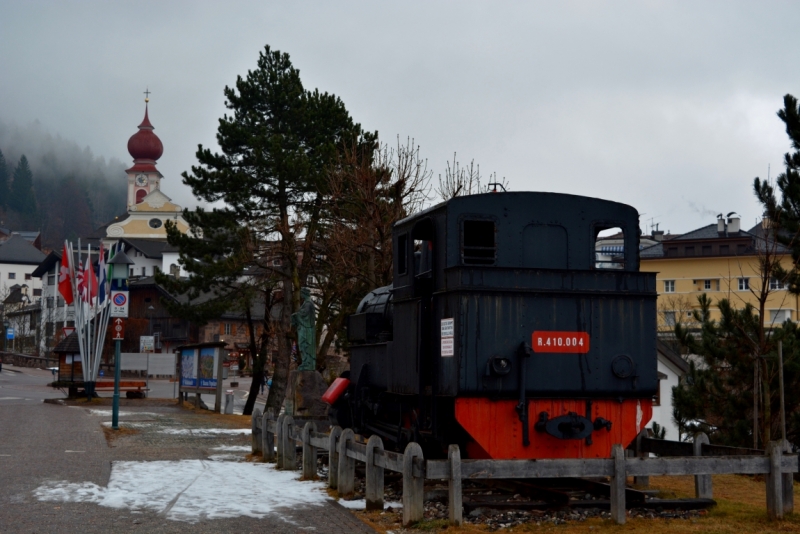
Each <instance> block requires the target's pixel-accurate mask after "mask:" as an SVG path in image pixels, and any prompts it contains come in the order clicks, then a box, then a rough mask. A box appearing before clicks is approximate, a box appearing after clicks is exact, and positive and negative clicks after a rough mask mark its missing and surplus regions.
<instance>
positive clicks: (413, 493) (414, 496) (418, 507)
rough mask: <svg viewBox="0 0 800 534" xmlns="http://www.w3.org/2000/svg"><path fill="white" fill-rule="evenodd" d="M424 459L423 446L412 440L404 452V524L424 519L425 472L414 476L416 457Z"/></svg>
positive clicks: (405, 525) (407, 524)
mask: <svg viewBox="0 0 800 534" xmlns="http://www.w3.org/2000/svg"><path fill="white" fill-rule="evenodd" d="M415 458H419V459H420V460H423V459H424V457H423V455H422V447H420V446H419V443H415V442H413V441H412V442H411V443H409V444H408V445H406V450H405V451H404V452H403V526H404V527H407V526H409V525H410V524H412V523H416V522H417V521H421V520H422V512H423V502H422V501H423V498H424V497H425V474H424V473H423V474H422V476H421V477H415V476H414V459H415Z"/></svg>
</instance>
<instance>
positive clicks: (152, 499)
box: [33, 460, 363, 523]
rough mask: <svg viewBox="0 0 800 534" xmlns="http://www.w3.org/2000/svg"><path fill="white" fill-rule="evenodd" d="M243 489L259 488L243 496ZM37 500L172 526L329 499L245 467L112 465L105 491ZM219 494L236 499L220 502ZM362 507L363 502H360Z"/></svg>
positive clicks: (284, 474) (314, 487) (67, 488)
mask: <svg viewBox="0 0 800 534" xmlns="http://www.w3.org/2000/svg"><path fill="white" fill-rule="evenodd" d="M242 488H259V490H258V491H257V492H247V491H246V492H243V491H242ZM33 494H34V496H35V497H36V498H37V499H39V500H40V501H49V502H91V503H96V504H98V505H100V506H106V507H110V508H119V509H129V510H138V509H148V510H154V511H157V512H160V513H162V514H163V515H164V516H165V517H166V518H167V519H170V520H173V521H186V522H189V523H195V522H197V521H200V520H202V519H224V518H233V517H240V516H248V517H255V518H262V517H265V516H267V515H269V514H272V513H274V512H276V510H278V509H280V508H286V507H289V508H296V507H301V506H320V505H322V504H323V503H324V502H325V501H327V500H330V497H328V495H327V494H326V493H325V484H324V483H323V482H312V481H300V480H298V473H296V472H293V471H278V470H276V469H275V468H274V467H273V466H271V465H270V464H261V463H249V462H241V463H239V462H236V463H234V462H208V461H203V460H180V461H176V462H169V461H158V462H114V464H113V465H112V469H111V478H110V479H109V482H108V487H107V488H103V487H100V486H98V485H97V484H93V483H89V482H82V483H74V482H66V481H60V482H55V481H53V482H47V483H45V484H43V485H42V486H39V487H38V488H37V489H36V490H34V492H33ZM220 495H236V498H235V499H227V498H225V499H221V498H220ZM361 502H362V503H363V501H361Z"/></svg>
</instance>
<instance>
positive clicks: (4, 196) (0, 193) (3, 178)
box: [0, 150, 9, 210]
mask: <svg viewBox="0 0 800 534" xmlns="http://www.w3.org/2000/svg"><path fill="white" fill-rule="evenodd" d="M8 195H9V189H8V166H7V165H6V158H5V156H3V151H2V150H0V210H5V209H8Z"/></svg>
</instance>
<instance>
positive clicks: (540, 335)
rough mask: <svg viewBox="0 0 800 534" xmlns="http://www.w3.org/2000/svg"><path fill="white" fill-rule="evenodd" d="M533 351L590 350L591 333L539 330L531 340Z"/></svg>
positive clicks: (583, 351) (579, 352) (577, 351)
mask: <svg viewBox="0 0 800 534" xmlns="http://www.w3.org/2000/svg"><path fill="white" fill-rule="evenodd" d="M531 347H533V352H572V353H577V354H583V353H586V352H589V334H588V333H586V332H556V331H548V330H537V331H536V332H534V333H533V340H532V341H531Z"/></svg>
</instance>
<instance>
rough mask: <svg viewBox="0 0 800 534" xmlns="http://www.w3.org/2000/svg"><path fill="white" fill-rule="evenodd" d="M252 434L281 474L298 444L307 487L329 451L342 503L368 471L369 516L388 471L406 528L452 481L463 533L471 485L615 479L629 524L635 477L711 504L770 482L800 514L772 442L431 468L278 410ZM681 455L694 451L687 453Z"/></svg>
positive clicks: (412, 448) (775, 497) (783, 460)
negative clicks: (678, 487) (683, 484)
mask: <svg viewBox="0 0 800 534" xmlns="http://www.w3.org/2000/svg"><path fill="white" fill-rule="evenodd" d="M252 430H253V432H252V440H253V442H252V449H253V452H254V453H257V452H261V453H262V455H263V459H264V461H266V462H276V463H277V467H278V468H279V469H287V470H294V469H296V466H297V443H298V442H299V443H300V444H301V445H302V473H303V476H302V478H303V479H304V480H314V479H316V478H317V465H316V464H317V455H318V454H319V451H320V450H321V449H322V450H327V451H328V455H329V464H328V466H329V471H328V487H329V488H331V489H335V490H336V491H337V493H338V495H339V497H340V498H344V499H348V498H350V497H352V495H353V493H354V489H355V462H356V461H359V462H362V463H364V464H366V492H365V493H366V495H365V498H366V508H367V510H382V509H383V506H384V501H383V496H384V476H383V475H384V471H385V470H386V469H388V470H389V471H394V472H398V473H402V475H403V525H404V526H408V525H410V524H412V523H414V522H416V521H419V520H421V519H422V516H423V496H424V489H423V485H424V482H425V479H430V480H447V481H448V514H449V515H448V516H449V520H450V522H451V523H453V524H456V525H460V524H461V523H462V522H463V506H462V491H461V483H462V480H464V479H467V480H476V479H500V478H502V479H510V478H537V477H543V478H566V477H609V478H610V480H611V484H610V485H611V518H612V519H613V520H614V521H615V522H616V523H618V524H624V523H625V519H626V513H625V484H626V479H627V477H628V476H634V477H637V478H641V477H649V476H655V475H694V477H695V494H696V496H697V497H698V498H701V499H711V498H712V495H713V491H712V483H711V475H721V474H763V475H766V493H767V513H768V515H769V517H770V518H771V519H779V518H782V517H783V516H784V515H785V514H789V513H792V512H793V511H794V491H793V481H792V473H797V472H798V456H797V455H796V454H784V448H785V447H784V445H782V444H779V443H778V442H770V443H769V446H768V447H767V449H766V451H764V454H758V455H755V454H718V455H713V456H705V455H702V453H703V452H704V451H706V450H707V451H714V452H718V451H720V450H723V449H718V448H716V447H718V446H711V445H709V443H708V437H707V436H706V435H705V434H702V433H701V434H697V435H696V436H695V441H694V444H689V445H690V447H691V453H690V454H691V455H685V456H663V457H650V456H649V454H647V453H646V452H645V451H644V450H643V449H644V448H645V447H647V446H649V445H650V444H649V442H644V441H643V440H644V439H646V438H644V435H643V434H642V435H640V436H639V437H638V438H637V442H636V443H637V448H638V451H637V452H638V454H637V456H634V457H626V455H625V451H624V450H623V448H622V445H619V444H617V445H614V446H613V447H612V451H611V458H583V459H558V460H551V459H545V460H467V459H462V458H461V452H460V450H459V447H458V445H450V447H449V449H448V454H447V459H446V460H425V458H424V456H423V454H422V448H421V447H420V446H419V444H418V443H414V442H412V443H409V444H408V445H407V446H406V448H405V451H404V452H403V453H402V454H401V453H396V452H392V451H387V450H385V449H384V447H383V441H382V440H381V438H380V437H379V436H371V437H370V438H369V439H368V440H365V439H364V438H363V437H361V436H358V435H356V434H355V433H354V432H353V430H352V429H342V428H340V427H338V426H334V427H333V428H331V431H330V432H329V433H327V434H325V433H320V432H317V426H316V424H315V422H313V421H309V422H306V423H305V425H304V426H303V427H300V426H297V425H295V423H294V419H293V418H292V417H291V416H289V415H285V414H284V415H280V416H279V417H277V418H275V417H274V416H273V414H272V411H271V410H267V411H266V413H263V414H262V413H261V411H260V410H258V409H256V410H254V412H253V416H252ZM643 443H644V445H643ZM681 445H686V444H681ZM676 450H677V449H676ZM680 450H681V451H682V452H687V451H689V449H686V448H685V447H683V448H681V449H680ZM743 450H744V451H752V450H750V449H743ZM725 452H731V451H725ZM738 452H741V450H739V451H738ZM758 452H760V451H758Z"/></svg>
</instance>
